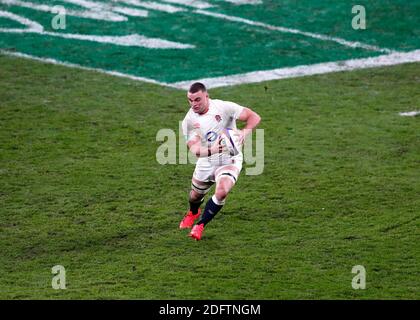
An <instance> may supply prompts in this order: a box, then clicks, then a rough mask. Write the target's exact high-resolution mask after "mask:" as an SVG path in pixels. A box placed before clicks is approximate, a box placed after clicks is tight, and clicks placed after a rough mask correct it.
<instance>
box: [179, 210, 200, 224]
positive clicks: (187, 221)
mask: <svg viewBox="0 0 420 320" xmlns="http://www.w3.org/2000/svg"><path fill="white" fill-rule="evenodd" d="M200 213H201V209H198V212H197V214H193V213H192V212H191V211H188V213H187V214H186V215H185V217H184V219H182V221H181V223H180V224H179V228H180V229H187V228H191V227H192V226H193V224H194V222H195V220H197V219H198V218H199V217H200Z"/></svg>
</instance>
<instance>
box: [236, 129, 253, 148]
mask: <svg viewBox="0 0 420 320" xmlns="http://www.w3.org/2000/svg"><path fill="white" fill-rule="evenodd" d="M249 133H250V131H249V130H247V129H244V130H239V129H238V130H236V134H237V135H238V141H239V144H240V145H241V146H242V145H243V144H244V143H245V139H246V136H247V135H248V134H249Z"/></svg>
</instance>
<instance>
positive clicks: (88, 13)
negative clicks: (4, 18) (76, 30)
mask: <svg viewBox="0 0 420 320" xmlns="http://www.w3.org/2000/svg"><path fill="white" fill-rule="evenodd" d="M0 3H4V4H7V5H11V6H19V7H23V8H29V9H32V10H37V11H42V12H51V13H54V6H49V5H46V4H36V3H32V2H28V1H20V0H0ZM66 14H67V15H69V16H74V17H80V18H87V19H96V20H104V21H113V22H118V21H127V17H125V16H123V15H120V14H117V13H114V12H111V11H107V10H70V9H69V10H66Z"/></svg>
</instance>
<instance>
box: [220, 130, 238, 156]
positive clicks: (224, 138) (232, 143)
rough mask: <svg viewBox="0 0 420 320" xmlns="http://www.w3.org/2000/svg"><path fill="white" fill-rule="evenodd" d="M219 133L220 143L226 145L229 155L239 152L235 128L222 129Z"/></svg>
mask: <svg viewBox="0 0 420 320" xmlns="http://www.w3.org/2000/svg"><path fill="white" fill-rule="evenodd" d="M220 135H221V143H222V145H223V146H225V147H226V150H227V152H228V153H229V155H231V156H236V155H237V154H239V153H240V152H241V145H240V144H239V135H238V133H237V132H236V130H234V129H231V128H226V129H223V131H222V133H221V134H220Z"/></svg>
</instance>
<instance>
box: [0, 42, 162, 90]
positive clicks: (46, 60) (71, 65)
mask: <svg viewBox="0 0 420 320" xmlns="http://www.w3.org/2000/svg"><path fill="white" fill-rule="evenodd" d="M0 53H1V54H4V55H7V56H13V57H19V58H24V59H29V60H35V61H39V62H43V63H48V64H55V65H60V66H65V67H69V68H75V69H81V70H87V71H94V72H99V73H102V74H108V75H111V76H115V77H120V78H127V79H131V80H135V81H143V82H147V83H153V84H158V85H161V86H166V87H169V85H168V84H167V83H164V82H159V81H156V80H153V79H149V78H144V77H137V76H132V75H129V74H125V73H121V72H117V71H108V70H103V69H99V68H90V67H84V66H81V65H79V64H74V63H68V62H62V61H58V60H55V59H50V58H39V57H35V56H31V55H29V54H25V53H20V52H11V51H7V50H1V49H0Z"/></svg>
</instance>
